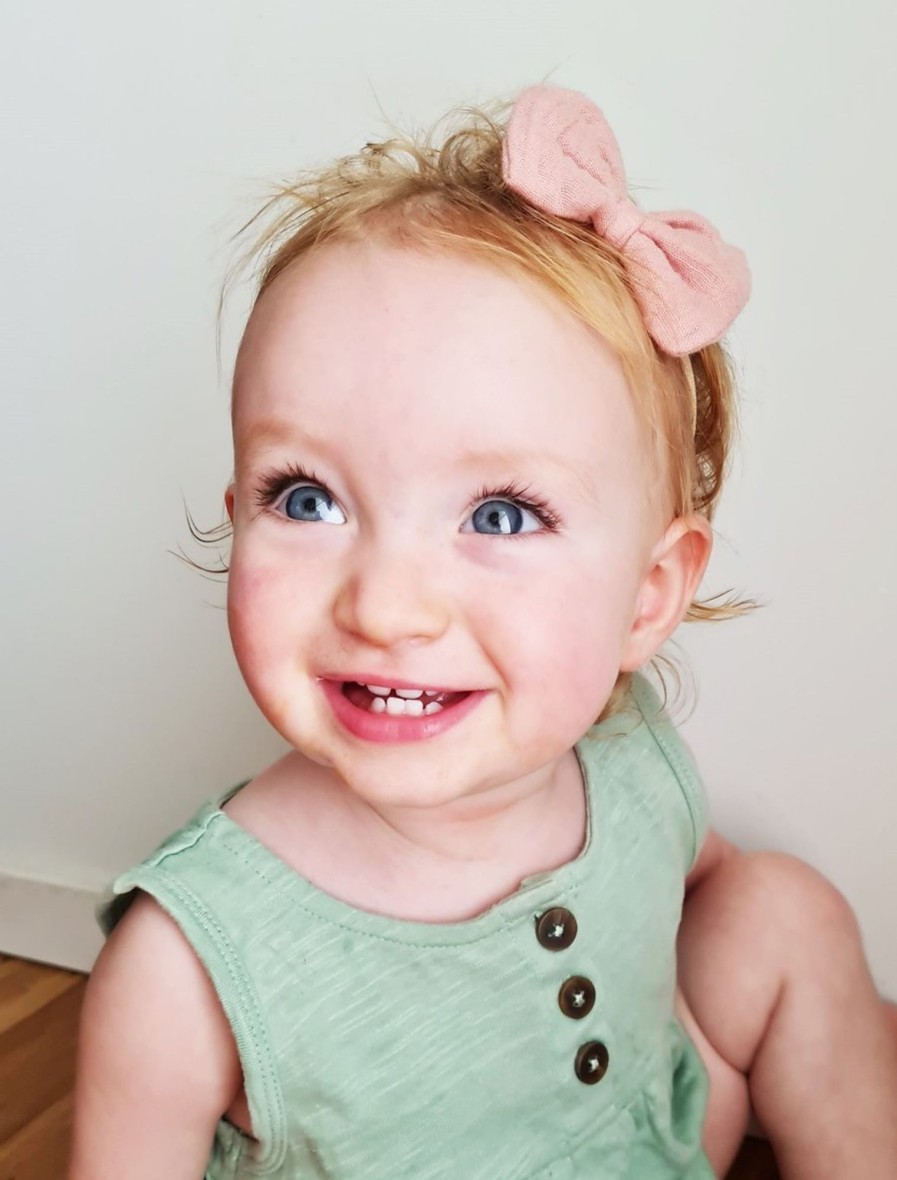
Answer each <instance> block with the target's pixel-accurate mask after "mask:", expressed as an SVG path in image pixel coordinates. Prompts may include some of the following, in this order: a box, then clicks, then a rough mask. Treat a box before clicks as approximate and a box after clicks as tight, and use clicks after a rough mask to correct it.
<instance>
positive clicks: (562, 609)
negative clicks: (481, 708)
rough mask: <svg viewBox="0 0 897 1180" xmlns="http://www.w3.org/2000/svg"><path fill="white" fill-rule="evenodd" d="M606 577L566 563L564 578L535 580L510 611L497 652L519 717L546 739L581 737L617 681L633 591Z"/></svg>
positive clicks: (602, 572) (564, 739)
mask: <svg viewBox="0 0 897 1180" xmlns="http://www.w3.org/2000/svg"><path fill="white" fill-rule="evenodd" d="M619 573H620V574H622V571H619ZM609 575H610V571H609V570H607V569H605V570H603V571H601V572H600V573H597V574H596V573H595V571H594V569H589V568H588V567H586V568H583V569H575V568H574V569H571V568H569V567H568V568H567V570H566V571H565V576H564V577H563V578H561V579H558V580H553V579H545V580H542V581H539V582H537V583H535V584H534V585H533V586H532V587H531V588H529V589H528V590H527V592H526V595H525V597H524V596H521V597H520V598H519V599H518V601H517V603H516V604H515V608H514V609H513V611H512V612H511V613H512V614H513V618H514V625H513V627H508V629H507V631H506V634H505V639H504V643H503V654H502V655H500V654H499V653H498V651H497V650H496V651H495V658H496V660H501V661H502V664H503V676H504V679H505V681H506V685H507V688H508V692H509V699H510V700H511V701H512V702H514V709H513V712H514V713H515V714H516V717H517V719H518V723H519V724H522V725H523V726H531V727H532V729H531V730H530V735H531V736H532V735H535V734H537V733H539V734H541V735H542V740H544V741H545V742H547V743H552V742H553V741H555V740H558V739H560V740H561V741H562V742H564V741H568V740H569V741H576V740H578V739H579V737H581V736H582V734H583V733H584V732H585V731H586V730H587V729H588V728H589V726H590V725H592V724H593V723H594V722H595V721H596V720H597V719H598V715H599V714H600V712H601V710H602V709H603V708H604V705H605V704H606V703H607V700H608V698H609V696H610V694H611V691H612V689H613V687H614V684H615V683H616V680H617V676H618V674H619V671H620V664H621V660H622V656H623V650H624V644H625V639H626V636H627V635H628V630H629V624H630V620H631V615H632V597H631V593H630V592H629V591H628V590H624V589H622V588H621V581H620V580H617V579H615V578H614V577H613V576H609ZM625 581H626V580H625V577H624V578H623V583H624V585H625ZM519 737H520V739H521V740H524V738H525V735H524V734H523V733H520V735H519Z"/></svg>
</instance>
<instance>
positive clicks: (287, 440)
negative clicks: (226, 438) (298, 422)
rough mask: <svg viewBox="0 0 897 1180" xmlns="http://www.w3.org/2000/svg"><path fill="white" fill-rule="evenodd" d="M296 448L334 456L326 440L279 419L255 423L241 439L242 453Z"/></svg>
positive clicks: (267, 419)
mask: <svg viewBox="0 0 897 1180" xmlns="http://www.w3.org/2000/svg"><path fill="white" fill-rule="evenodd" d="M235 441H236V440H235ZM295 446H303V447H310V448H312V449H313V450H316V451H318V452H319V453H322V454H325V455H332V454H333V451H334V448H333V447H332V446H331V445H330V444H329V443H328V442H327V440H326V439H323V438H319V437H318V436H317V435H315V434H312V433H310V432H309V431H307V430H305V429H304V428H303V427H297V426H294V425H292V424H291V423H288V422H284V421H281V420H280V419H278V418H263V419H262V420H261V421H260V422H253V423H252V425H251V426H250V427H248V429H247V430H246V431H245V432H244V433H243V434H242V436H241V437H240V451H241V452H247V451H249V452H252V451H260V450H264V449H266V448H268V447H271V448H274V447H295Z"/></svg>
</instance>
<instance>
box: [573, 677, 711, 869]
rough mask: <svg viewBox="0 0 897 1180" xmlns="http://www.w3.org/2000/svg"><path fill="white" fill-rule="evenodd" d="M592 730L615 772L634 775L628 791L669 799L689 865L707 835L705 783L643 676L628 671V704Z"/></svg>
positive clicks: (661, 801) (655, 694)
mask: <svg viewBox="0 0 897 1180" xmlns="http://www.w3.org/2000/svg"><path fill="white" fill-rule="evenodd" d="M591 733H592V734H593V735H594V736H595V737H597V738H598V739H599V744H603V742H604V741H605V740H606V741H607V742H608V745H609V747H610V749H609V754H610V756H611V760H612V761H613V763H614V764H615V766H616V773H617V774H619V775H627V774H630V775H632V776H633V781H632V789H638V790H639V791H644V790H648V791H652V792H654V793H656V794H657V796H658V798H657V803H658V805H663V804H666V805H667V806H669V804H670V802H672V805H673V807H674V809H675V813H676V814H677V815H678V816H680V817H681V821H682V825H683V826H684V830H683V835H684V837H685V840H684V851H685V856H686V864H685V869H686V871H687V870H688V869H690V868H691V866H692V865H693V864H694V862H695V860H696V858H697V855H698V853H699V852H700V850H701V845H702V844H703V843H704V838H705V837H706V835H707V826H708V818H707V803H706V797H705V794H704V787H703V784H702V782H701V779H700V776H699V774H698V771H697V768H696V766H695V763H694V759H693V758H692V755H691V752H690V751H689V749H688V746H687V745H686V744H685V742H684V741H683V739H682V738H681V737H680V736H679V733H678V731H677V730H676V727H675V726H674V725H673V723H672V722H671V721H670V719H669V717H668V716H667V714H666V712H665V710H664V707H663V704H662V702H661V700H660V696H659V695H658V693H657V691H656V690H655V689H654V687H653V686H652V684H651V683H650V682H649V681H648V679H647V678H646V677H645V676H644V675H642V674H641V673H635V674H634V675H633V677H632V683H631V688H630V695H629V702H628V705H627V707H624V709H623V710H622V712H620V713H617V714H615V715H614V716H613V717H610V718H609V719H608V720H607V721H603V722H601V723H600V724H599V725H597V726H596V727H595V728H594V729H593V730H592V731H591ZM670 790H672V791H673V792H675V797H674V798H673V799H672V800H670V799H669V793H670Z"/></svg>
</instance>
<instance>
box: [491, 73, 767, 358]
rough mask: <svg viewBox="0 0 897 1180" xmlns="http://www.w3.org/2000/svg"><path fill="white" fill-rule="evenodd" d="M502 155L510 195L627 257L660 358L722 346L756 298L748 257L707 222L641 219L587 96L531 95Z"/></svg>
mask: <svg viewBox="0 0 897 1180" xmlns="http://www.w3.org/2000/svg"><path fill="white" fill-rule="evenodd" d="M502 150H503V174H504V179H505V182H506V184H507V185H508V187H509V188H511V189H513V190H514V192H516V193H518V194H519V195H520V196H521V197H523V198H524V199H525V200H527V201H528V202H529V203H530V204H531V205H535V207H536V208H537V209H541V210H543V212H546V213H553V214H555V216H557V217H564V218H568V219H569V220H571V221H582V222H591V223H592V225H593V226H594V227H595V230H596V232H597V233H598V234H599V235H600V236H601V237H603V238H605V239H606V240H607V241H609V242H610V243H611V244H612V245H614V246H616V248H617V249H618V250H619V251H620V252H621V254H622V255H623V259H624V262H625V265H626V271H627V274H628V275H629V278H630V281H631V283H632V287H633V294H634V296H635V299H636V301H637V303H638V305H639V308H640V310H641V313H642V316H643V318H644V321H645V326H646V328H647V329H648V332H649V334H650V335H651V338H652V339H653V340H654V342H655V344H656V345H657V346H658V348H660V349H661V350H662V351H663V352H666V353H669V354H670V355H671V356H686V355H687V354H688V353H691V352H696V351H697V350H698V349H699V348H703V347H704V346H705V345H706V344H711V343H713V342H715V341H717V340H719V339H720V337H721V336H722V335H723V333H724V332H725V331H726V329H727V328H728V327H729V325H730V324H731V323H732V321H733V320H734V319H735V317H736V316H737V315H738V313H739V312H740V311H741V309H742V308H743V307H744V305H745V303H746V302H747V299H748V295H749V294H750V287H751V278H750V272H749V271H748V267H747V261H746V259H745V257H744V254H742V252H741V251H740V250H738V249H736V247H734V246H729V245H727V243H725V242H724V241H723V240H722V238H721V237H720V236H719V234H718V233H717V231H716V230H715V229H714V228H713V226H712V225H710V223H709V222H708V221H705V220H704V218H703V217H700V216H699V215H698V214H697V213H687V212H676V213H645V212H644V211H643V210H641V209H639V208H638V206H637V205H635V204H634V202H633V201H632V200H631V199H630V197H629V195H628V193H627V191H626V173H625V171H624V169H623V160H622V158H621V156H620V149H619V146H618V144H617V141H616V139H615V138H614V133H613V132H612V131H611V129H610V127H609V126H608V123H607V120H606V119H605V118H604V115H603V114H602V113H601V111H600V110H599V109H598V107H596V106H595V104H594V103H592V102H590V101H589V99H587V98H586V97H585V95H582V94H578V93H577V92H576V91H575V90H562V89H559V88H555V87H547V86H534V87H532V88H530V89H529V90H524V91H523V93H522V94H521V95H520V97H519V98H518V99H517V101H516V102H515V103H514V107H513V110H512V112H511V117H510V120H509V122H508V126H507V131H506V134H505V140H504V145H503V149H502Z"/></svg>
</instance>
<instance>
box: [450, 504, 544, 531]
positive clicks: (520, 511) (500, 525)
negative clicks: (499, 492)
mask: <svg viewBox="0 0 897 1180" xmlns="http://www.w3.org/2000/svg"><path fill="white" fill-rule="evenodd" d="M466 524H470V525H471V526H472V527H471V528H467V527H465V528H464V530H463V531H464V532H474V533H482V534H484V535H486V536H494V537H501V536H511V535H512V534H515V533H534V532H536V531H537V530H538V529H540V528H541V527H542V525H541V522H540V521H539V520H538V519H537V518H536V517H535V516H534V515H533V513H532V512H528V511H527V510H526V509H525V508H521V507H520V505H519V504H515V503H514V502H513V501H512V500H485V501H484V502H483V503H482V504H480V505H479V506H478V507H477V508H475V509H474V510H473V512H472V513H471V515H470V519H469V521H467V522H465V526H466Z"/></svg>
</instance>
